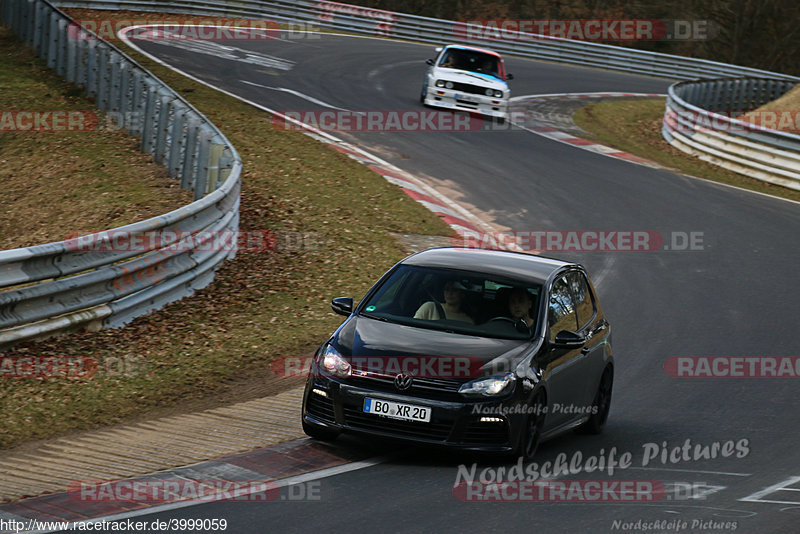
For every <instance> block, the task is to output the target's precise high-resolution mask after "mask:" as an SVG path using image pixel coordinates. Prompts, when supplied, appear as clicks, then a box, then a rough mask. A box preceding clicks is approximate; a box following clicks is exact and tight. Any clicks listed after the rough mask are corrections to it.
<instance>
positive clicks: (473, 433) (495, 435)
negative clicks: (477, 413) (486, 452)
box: [461, 417, 508, 445]
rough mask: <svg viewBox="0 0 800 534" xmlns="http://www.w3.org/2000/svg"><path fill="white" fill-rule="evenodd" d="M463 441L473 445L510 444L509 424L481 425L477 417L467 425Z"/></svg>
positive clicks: (505, 422)
mask: <svg viewBox="0 0 800 534" xmlns="http://www.w3.org/2000/svg"><path fill="white" fill-rule="evenodd" d="M461 441H463V442H464V443H469V444H471V445H504V444H506V443H508V422H507V421H500V422H493V423H485V422H484V423H481V422H480V418H479V417H475V418H473V419H471V420H470V421H469V423H468V424H467V427H466V429H465V430H464V435H463V437H462V440H461Z"/></svg>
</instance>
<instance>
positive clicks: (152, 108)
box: [141, 80, 158, 154]
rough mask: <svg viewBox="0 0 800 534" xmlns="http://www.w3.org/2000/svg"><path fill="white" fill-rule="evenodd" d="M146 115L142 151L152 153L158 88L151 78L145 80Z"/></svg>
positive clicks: (143, 126)
mask: <svg viewBox="0 0 800 534" xmlns="http://www.w3.org/2000/svg"><path fill="white" fill-rule="evenodd" d="M144 84H145V86H144V100H145V104H144V110H143V112H144V117H143V123H142V145H141V149H142V152H144V153H145V154H152V153H153V151H154V150H155V132H154V131H153V129H154V127H155V126H154V123H155V118H156V117H155V115H156V105H157V101H156V99H157V95H158V88H157V87H156V86H155V85H154V84H153V83H152V82H150V81H149V80H144Z"/></svg>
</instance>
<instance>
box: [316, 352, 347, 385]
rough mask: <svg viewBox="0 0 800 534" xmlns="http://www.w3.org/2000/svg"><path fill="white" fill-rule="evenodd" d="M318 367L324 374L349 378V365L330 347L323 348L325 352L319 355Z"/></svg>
mask: <svg viewBox="0 0 800 534" xmlns="http://www.w3.org/2000/svg"><path fill="white" fill-rule="evenodd" d="M320 367H321V369H322V371H323V372H324V373H326V374H329V375H333V376H339V377H342V378H344V377H346V376H350V363H349V362H348V361H347V360H345V359H344V358H342V355H341V354H339V353H338V352H336V349H334V348H333V347H332V346H331V345H328V346H327V347H325V350H324V351H323V352H322V354H321V355H320Z"/></svg>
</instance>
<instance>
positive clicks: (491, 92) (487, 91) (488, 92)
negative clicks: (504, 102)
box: [484, 89, 495, 96]
mask: <svg viewBox="0 0 800 534" xmlns="http://www.w3.org/2000/svg"><path fill="white" fill-rule="evenodd" d="M494 93H495V91H493V90H492V89H487V90H486V91H485V92H484V94H485V95H486V96H492V95H493V94H494Z"/></svg>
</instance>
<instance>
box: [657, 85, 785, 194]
mask: <svg viewBox="0 0 800 534" xmlns="http://www.w3.org/2000/svg"><path fill="white" fill-rule="evenodd" d="M795 84H796V82H793V81H787V80H776V79H763V78H727V79H718V80H701V81H693V82H681V83H677V84H674V85H672V86H671V87H670V88H669V93H668V97H667V108H666V112H665V114H664V121H663V126H662V135H663V136H664V139H666V140H667V141H668V142H669V143H670V144H671V145H673V146H675V147H676V148H678V149H680V150H682V151H684V152H687V153H689V154H693V155H695V156H697V157H699V158H701V159H703V160H706V161H709V162H711V163H714V164H717V165H719V166H721V167H725V168H727V169H731V170H733V171H736V172H740V173H742V174H746V175H748V176H751V177H753V178H757V179H759V180H763V181H766V182H770V183H774V184H778V185H782V186H784V187H789V188H791V189H796V190H800V136H798V135H795V134H790V133H787V132H781V131H776V130H773V129H768V128H765V127H763V125H759V124H753V123H751V122H746V121H743V120H738V119H736V118H735V116H738V115H741V114H743V113H744V112H748V111H751V110H754V109H756V108H758V107H760V106H762V105H764V104H766V103H767V102H771V101H772V100H775V99H776V98H778V97H780V96H781V95H783V94H784V93H786V92H787V91H788V90H789V89H791V88H792V87H793V86H794V85H795ZM761 115H762V116H764V115H765V113H761ZM776 122H777V121H776Z"/></svg>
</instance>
